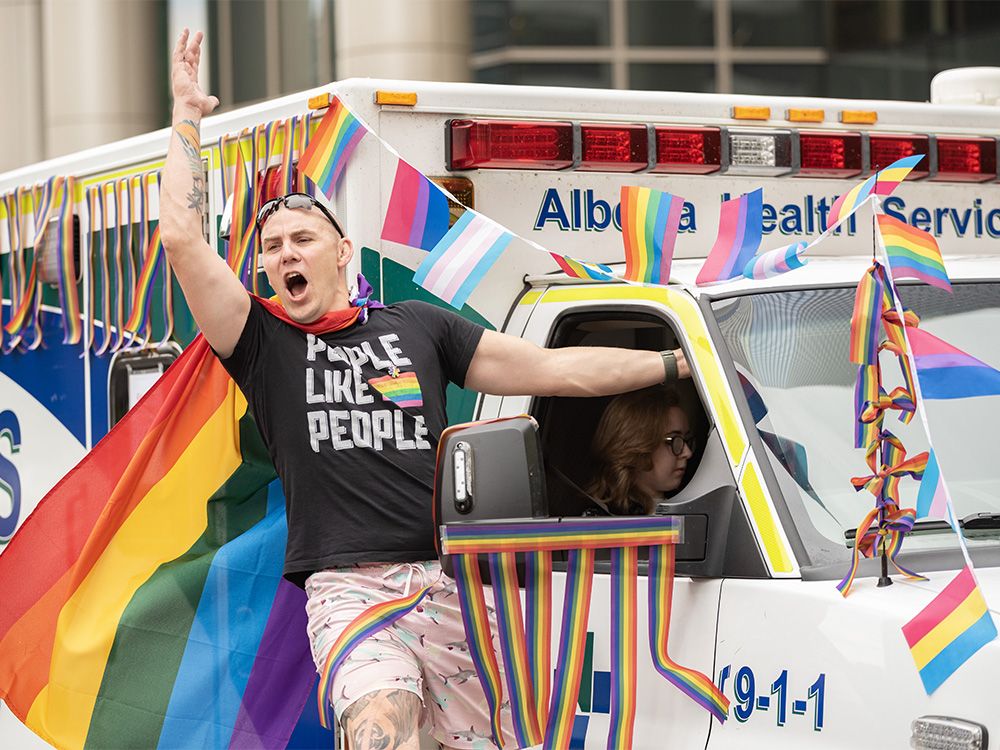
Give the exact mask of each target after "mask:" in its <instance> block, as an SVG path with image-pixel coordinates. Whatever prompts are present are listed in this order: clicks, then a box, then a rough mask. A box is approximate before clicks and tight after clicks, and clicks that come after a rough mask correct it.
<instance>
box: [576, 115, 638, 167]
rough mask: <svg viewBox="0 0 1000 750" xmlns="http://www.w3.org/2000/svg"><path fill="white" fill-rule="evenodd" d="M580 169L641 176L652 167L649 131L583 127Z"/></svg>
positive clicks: (593, 126)
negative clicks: (639, 174)
mask: <svg viewBox="0 0 1000 750" xmlns="http://www.w3.org/2000/svg"><path fill="white" fill-rule="evenodd" d="M580 141H581V144H582V145H581V160H580V165H579V166H578V167H577V169H580V170H583V171H601V172H638V171H639V170H640V169H645V168H646V166H647V165H648V164H649V131H648V130H647V128H646V127H645V126H644V125H586V124H584V125H581V126H580Z"/></svg>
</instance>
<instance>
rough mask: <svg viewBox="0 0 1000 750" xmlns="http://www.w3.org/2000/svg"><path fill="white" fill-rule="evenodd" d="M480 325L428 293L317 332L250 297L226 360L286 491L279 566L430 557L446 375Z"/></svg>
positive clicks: (456, 372) (464, 366) (461, 366)
mask: <svg viewBox="0 0 1000 750" xmlns="http://www.w3.org/2000/svg"><path fill="white" fill-rule="evenodd" d="M482 334H483V329H482V328H481V327H480V326H477V325H475V324H474V323H471V322H469V321H468V320H466V319H464V318H462V317H461V316H459V315H457V314H455V313H451V312H448V311H446V310H442V309H440V308H438V307H435V306H433V305H429V304H427V303H424V302H415V301H411V302H402V303H399V304H395V305H389V306H387V307H385V308H384V309H375V310H370V311H369V313H368V322H367V323H365V324H363V325H362V324H359V323H355V324H353V325H351V326H350V327H348V328H345V329H343V330H341V331H337V332H335V333H329V334H321V335H316V336H314V335H313V334H307V333H305V332H304V331H301V330H299V329H298V328H295V327H294V326H292V325H289V324H288V323H286V322H284V321H282V320H279V319H278V318H276V317H275V316H273V315H271V314H270V313H269V312H267V310H266V309H264V307H263V306H262V305H261V304H260V302H258V301H257V300H252V304H251V305H250V314H249V316H248V318H247V322H246V327H245V328H244V329H243V333H242V334H241V335H240V339H239V342H238V343H237V344H236V349H235V350H234V351H233V354H232V356H230V357H229V358H228V359H225V360H223V361H222V364H223V366H224V367H225V368H226V370H227V371H228V372H229V374H230V375H231V376H232V377H233V380H235V381H236V383H237V385H239V387H240V389H241V390H242V391H243V393H244V394H245V395H246V397H247V400H248V401H249V403H250V408H251V410H252V412H253V415H254V418H255V420H256V422H257V426H258V428H259V429H260V433H261V435H262V436H263V438H264V443H265V444H266V445H267V449H268V451H269V452H270V454H271V460H272V461H273V462H274V466H275V469H276V470H277V472H278V476H279V477H280V478H281V483H282V486H283V488H284V491H285V502H286V508H287V515H288V543H287V546H286V548H285V576H286V577H287V578H289V579H290V580H292V581H293V582H296V583H298V584H299V585H302V584H303V583H304V581H305V579H306V577H308V575H309V574H310V573H312V572H314V571H316V570H322V569H323V568H328V567H333V566H340V565H349V564H351V563H359V562H412V561H415V560H428V559H433V558H434V557H436V552H435V550H434V526H433V520H432V510H431V498H432V495H433V483H434V459H435V454H436V451H437V443H438V438H439V437H440V435H441V432H442V430H443V429H444V428H445V427H446V425H447V417H446V413H445V389H446V387H447V385H448V381H452V382H454V383H456V384H458V385H463V384H464V382H465V373H466V370H468V367H469V363H470V362H471V361H472V356H473V354H475V351H476V347H477V346H478V345H479V340H480V338H481V337H482Z"/></svg>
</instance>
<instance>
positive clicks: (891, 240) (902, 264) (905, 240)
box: [877, 214, 951, 292]
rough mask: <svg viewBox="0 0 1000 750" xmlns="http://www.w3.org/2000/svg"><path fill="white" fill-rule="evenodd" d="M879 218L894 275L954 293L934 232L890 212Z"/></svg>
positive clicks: (879, 229) (881, 232) (883, 240)
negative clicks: (917, 280)
mask: <svg viewBox="0 0 1000 750" xmlns="http://www.w3.org/2000/svg"><path fill="white" fill-rule="evenodd" d="M877 218H878V231H879V233H880V234H881V235H882V243H883V244H884V245H885V252H886V255H887V256H888V258H889V268H890V269H891V271H892V276H893V278H907V279H919V280H920V281H923V282H924V283H925V284H931V285H933V286H936V287H939V288H941V289H944V290H946V291H949V292H950V291H951V281H950V280H949V279H948V272H947V271H946V270H945V268H944V260H942V258H941V250H940V248H938V244H937V240H935V239H934V235H932V234H930V233H929V232H925V231H924V230H922V229H917V228H916V227H911V226H910V225H909V224H907V223H906V222H904V221H900V220H899V219H897V218H895V217H893V216H888V215H887V214H878V217H877Z"/></svg>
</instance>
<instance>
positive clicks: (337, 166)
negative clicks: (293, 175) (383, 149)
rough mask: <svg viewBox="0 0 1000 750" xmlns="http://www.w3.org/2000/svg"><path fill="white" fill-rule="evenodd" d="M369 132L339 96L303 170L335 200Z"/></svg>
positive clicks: (301, 166) (325, 117)
mask: <svg viewBox="0 0 1000 750" xmlns="http://www.w3.org/2000/svg"><path fill="white" fill-rule="evenodd" d="M367 132H368V129H367V128H366V127H365V126H364V125H362V124H361V121H360V120H359V119H358V118H357V117H355V116H354V115H353V114H351V111H350V110H349V109H348V108H347V107H345V106H344V103H343V102H342V101H340V99H338V98H337V97H336V96H334V97H332V99H331V101H330V106H329V108H328V109H327V110H326V114H325V115H323V119H322V120H321V121H320V123H319V127H318V128H317V129H316V132H315V133H313V136H312V139H311V140H310V141H309V146H308V148H306V151H305V153H304V154H302V157H301V159H300V160H299V171H300V172H302V173H303V174H304V175H305V176H306V177H308V178H309V179H310V180H312V182H313V184H314V185H316V187H318V188H319V189H320V190H322V191H323V194H324V195H326V197H327V198H329V199H330V200H331V201H332V200H333V196H334V193H336V192H337V180H339V179H340V175H341V173H342V172H343V171H344V167H346V166H347V162H348V161H349V160H350V158H351V154H353V153H354V149H355V148H357V146H358V144H359V143H361V139H362V138H364V137H365V134H366V133H367Z"/></svg>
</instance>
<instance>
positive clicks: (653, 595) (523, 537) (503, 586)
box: [441, 517, 729, 750]
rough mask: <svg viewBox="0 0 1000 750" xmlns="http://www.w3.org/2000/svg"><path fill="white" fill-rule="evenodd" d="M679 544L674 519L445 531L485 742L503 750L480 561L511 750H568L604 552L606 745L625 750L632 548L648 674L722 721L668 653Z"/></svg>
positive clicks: (631, 663) (632, 682) (721, 707)
mask: <svg viewBox="0 0 1000 750" xmlns="http://www.w3.org/2000/svg"><path fill="white" fill-rule="evenodd" d="M679 537H680V519H678V518H676V517H638V518H637V517H628V518H601V519H572V520H569V519H561V520H526V521H510V522H506V523H489V524H476V523H469V524H449V525H448V526H446V527H445V528H444V531H443V534H442V539H441V545H442V552H443V553H444V554H447V555H452V556H454V558H455V580H456V583H457V585H458V593H459V597H460V601H461V604H462V611H463V618H464V620H465V628H466V639H467V641H468V643H469V649H470V652H471V653H472V657H473V662H474V663H475V665H476V671H477V673H478V675H479V679H480V682H481V684H482V686H483V691H484V693H485V694H486V697H487V703H488V704H489V706H490V709H491V712H492V716H493V734H494V737H493V740H494V742H495V743H496V744H497V746H498V747H503V746H504V738H503V733H502V730H501V728H500V718H499V706H500V704H501V703H502V698H503V686H502V684H501V680H500V674H499V669H498V665H497V664H496V661H495V658H494V656H493V649H492V645H491V638H492V635H491V629H490V624H489V620H488V617H487V614H486V608H485V605H484V603H483V591H482V583H481V580H480V577H479V563H478V559H479V555H481V554H482V555H487V556H488V557H489V561H490V570H491V576H492V586H493V591H494V596H495V600H496V603H497V607H496V612H497V628H498V630H499V640H500V651H501V654H502V657H503V666H504V675H505V677H506V683H507V692H508V698H509V701H510V709H511V717H512V723H513V726H514V734H515V735H516V736H515V738H514V739H515V741H516V743H517V746H518V747H525V746H528V745H536V744H539V743H544V747H545V748H553V749H554V750H567V748H569V745H570V739H571V734H572V728H573V717H574V715H575V713H576V710H575V707H576V703H577V698H578V694H579V690H580V679H581V674H582V669H583V653H584V646H585V642H586V634H587V617H588V613H589V610H590V599H591V582H592V579H593V568H594V553H595V550H598V549H610V550H611V551H612V552H611V554H612V568H613V570H612V591H611V621H612V632H613V634H614V637H613V643H612V648H613V654H612V667H613V669H612V672H613V673H612V691H611V736H610V738H609V745H608V746H609V747H611V748H630V747H631V746H632V730H633V726H634V722H635V709H636V695H635V690H636V654H637V649H636V585H637V567H638V566H637V560H638V552H637V548H638V547H649V550H650V553H649V554H650V569H651V577H650V583H649V586H650V590H649V612H650V615H649V639H650V649H651V653H652V657H653V663H654V666H655V667H656V669H657V671H659V672H660V674H662V675H663V676H664V677H665V678H666V679H667V680H668V681H670V682H671V683H672V684H674V685H675V686H676V687H678V688H679V689H680V690H681V691H682V692H684V693H685V694H686V695H688V696H689V697H690V698H691V699H692V700H694V701H695V702H697V703H698V704H699V705H701V706H703V707H704V708H705V709H707V710H708V711H709V712H710V713H711V714H712V715H713V716H715V717H716V718H717V719H718V720H719V721H724V720H725V719H726V717H727V715H728V712H729V701H728V700H727V699H726V697H725V696H724V695H723V694H722V693H721V692H720V691H719V690H718V688H717V687H716V686H715V685H714V684H713V683H712V680H711V679H709V678H708V677H707V676H705V675H704V674H701V673H700V672H697V671H695V670H691V669H687V668H685V667H682V666H680V665H678V664H677V663H676V662H675V661H673V660H672V659H671V658H670V656H669V655H668V653H667V639H668V635H669V627H670V606H671V596H672V592H673V588H672V587H673V561H674V546H673V545H675V544H676V543H677V542H678V541H679ZM557 550H569V563H568V567H567V572H566V593H565V598H564V602H563V614H562V631H561V635H560V641H559V651H558V655H557V661H556V664H555V678H554V680H553V683H552V686H551V698H550V699H549V701H548V705H547V711H546V697H547V693H549V685H548V680H547V679H546V677H547V675H548V674H549V673H550V671H551V667H552V665H551V664H550V662H549V649H548V642H549V630H548V628H549V627H550V623H551V612H550V611H549V610H550V607H551V593H550V592H551V572H552V565H551V553H552V552H553V551H557ZM515 554H523V555H524V556H525V572H526V576H525V577H526V581H525V601H526V611H525V613H524V621H523V622H522V621H521V608H520V594H519V592H518V581H517V575H516V572H515V564H514V563H515V557H514V555H515Z"/></svg>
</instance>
